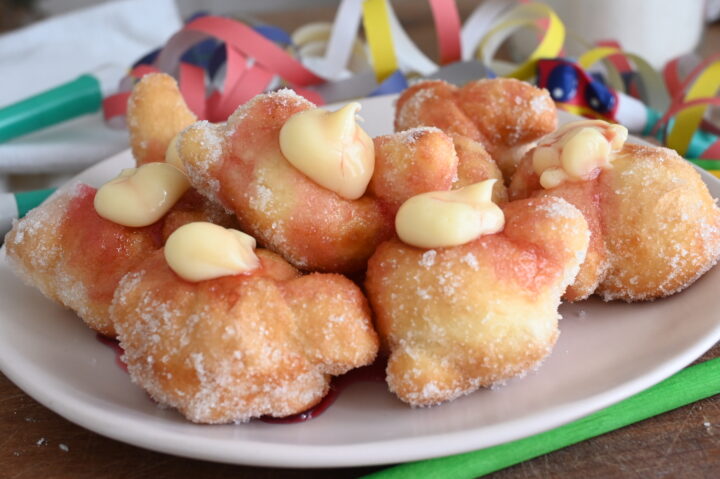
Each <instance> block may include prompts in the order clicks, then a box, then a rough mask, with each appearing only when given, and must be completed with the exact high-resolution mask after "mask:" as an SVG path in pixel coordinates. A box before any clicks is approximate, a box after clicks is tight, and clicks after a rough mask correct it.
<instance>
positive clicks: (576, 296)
mask: <svg viewBox="0 0 720 479" xmlns="http://www.w3.org/2000/svg"><path fill="white" fill-rule="evenodd" d="M531 163H532V155H528V157H526V158H525V159H524V160H523V161H522V163H521V164H520V166H519V167H518V171H517V173H516V174H515V176H514V177H513V181H512V183H511V185H510V195H511V197H513V198H523V197H527V196H557V197H560V198H563V199H565V200H567V201H568V202H570V203H572V204H573V205H575V206H576V207H577V208H578V209H579V210H580V211H582V212H583V214H584V215H585V218H586V219H587V221H588V224H589V225H590V230H591V232H592V238H591V242H590V250H589V251H588V256H587V258H586V260H585V263H584V264H583V265H582V268H581V270H580V274H579V275H578V278H577V279H576V281H575V283H574V284H573V285H571V287H570V288H568V291H567V293H566V295H565V299H567V300H570V301H579V300H582V299H585V298H587V297H588V296H589V295H591V294H593V293H595V294H598V295H600V296H601V297H602V298H603V299H605V300H606V301H610V300H616V299H620V300H625V301H643V300H651V299H655V298H661V297H664V296H668V295H671V294H674V293H676V292H678V291H681V290H683V289H684V288H686V287H688V286H689V285H690V284H692V283H693V282H694V281H695V280H697V279H698V278H699V277H700V276H701V275H702V274H704V273H705V272H706V271H707V270H708V269H710V268H711V267H712V266H713V265H714V264H715V263H716V262H717V260H718V258H719V257H720V209H718V207H717V205H716V204H715V201H714V200H713V198H712V197H711V196H710V193H709V191H708V189H707V186H705V184H704V183H703V181H702V179H701V178H700V175H699V174H698V173H697V171H695V169H694V168H693V167H692V166H691V165H690V164H689V163H687V162H686V161H684V160H683V159H682V158H680V157H679V156H678V155H677V153H675V152H674V151H672V150H669V149H666V148H658V147H650V146H640V145H634V144H629V143H628V144H625V146H624V147H623V149H622V150H621V151H620V152H619V154H618V155H617V156H616V157H615V158H614V159H613V160H612V168H610V169H608V170H603V171H602V172H601V173H600V174H599V175H598V176H597V177H596V178H595V179H593V180H590V181H583V182H570V183H566V184H562V185H560V186H557V187H555V188H551V189H547V190H545V189H543V188H542V187H541V186H540V185H539V183H538V178H537V175H536V174H535V172H534V171H533V169H532V164H531Z"/></svg>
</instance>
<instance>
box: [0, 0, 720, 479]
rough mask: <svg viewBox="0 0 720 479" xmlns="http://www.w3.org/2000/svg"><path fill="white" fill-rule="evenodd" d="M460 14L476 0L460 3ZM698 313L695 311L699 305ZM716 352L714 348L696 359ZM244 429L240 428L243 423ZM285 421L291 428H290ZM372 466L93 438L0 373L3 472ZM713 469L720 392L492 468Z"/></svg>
mask: <svg viewBox="0 0 720 479" xmlns="http://www.w3.org/2000/svg"><path fill="white" fill-rule="evenodd" d="M459 3H460V7H461V15H462V16H463V18H464V17H466V16H467V14H468V13H469V12H470V10H471V9H472V7H473V6H474V5H475V2H469V1H461V2H459ZM398 5H399V8H400V10H399V14H400V17H401V18H402V19H403V24H404V26H405V27H406V29H407V30H408V32H409V34H410V35H411V37H412V38H413V39H414V40H415V41H416V42H417V43H418V45H420V46H421V48H422V49H423V50H424V51H425V52H427V53H428V54H429V55H430V56H431V57H432V58H434V57H435V56H436V51H437V50H436V46H435V43H434V41H435V40H434V30H433V26H432V22H431V20H430V18H431V17H430V15H429V9H428V7H427V4H426V2H400V3H399V4H398ZM333 15H334V11H333V10H332V9H327V8H317V9H308V10H304V11H302V12H293V14H292V15H291V14H288V13H282V14H267V15H264V16H262V17H261V19H262V20H265V21H267V22H268V23H272V24H276V25H279V26H282V27H284V28H286V29H288V30H292V28H294V27H296V26H298V25H302V24H304V23H307V22H309V21H317V20H327V21H330V20H332V17H333ZM719 49H720V24H715V25H713V26H712V27H711V28H710V29H708V31H707V32H706V35H705V38H704V40H703V44H702V45H701V46H700V48H699V51H700V52H701V53H702V54H703V56H709V55H710V54H711V53H717V52H718V50H719ZM698 313H700V314H701V313H702V312H698ZM718 356H720V345H716V346H715V347H714V348H713V349H711V350H710V351H709V352H708V353H706V354H705V355H704V356H703V357H702V358H700V360H706V359H710V358H714V357H718ZM240 427H241V426H240ZM290 427H291V426H290ZM377 469H379V468H378V467H366V468H346V469H274V468H258V467H244V466H231V465H225V464H216V463H210V462H204V461H197V460H191V459H185V458H179V457H175V456H170V455H166V454H161V453H156V452H152V451H148V450H143V449H139V448H136V447H134V446H130V445H127V444H123V443H120V442H117V441H114V440H111V439H107V438H105V437H102V436H99V435H97V434H95V433H92V432H90V431H88V430H86V429H83V428H81V427H79V426H76V425H74V424H72V423H70V422H68V421H66V420H65V419H63V418H62V417H60V416H58V415H57V414H55V413H53V412H52V411H50V410H48V409H46V408H45V407H43V406H42V405H40V404H39V403H37V402H36V401H34V400H33V399H31V398H30V397H28V396H27V395H26V394H25V393H23V392H22V391H21V390H20V389H18V388H17V387H16V386H15V385H13V384H12V383H11V382H10V381H9V380H8V379H7V378H5V377H4V376H2V375H0V479H5V478H16V479H35V478H44V479H53V478H63V479H65V478H73V479H84V478H88V479H89V478H110V479H114V478H118V479H121V478H122V479H125V478H138V479H143V478H153V479H164V478H168V479H169V478H185V477H188V478H189V477H201V478H209V479H213V478H227V477H233V478H239V479H243V478H267V479H270V478H290V479H300V478H319V479H323V478H338V479H343V478H355V477H359V476H361V475H363V474H367V473H370V472H372V471H375V470H377ZM719 470H720V396H715V397H714V398H710V399H707V400H704V401H700V402H698V403H695V404H693V405H691V406H687V407H684V408H681V409H678V410H675V411H672V412H670V413H667V414H664V415H661V416H658V417H655V418H652V419H649V420H647V421H644V422H642V423H639V424H635V425H632V426H629V427H626V428H623V429H621V430H618V431H615V432H612V433H609V434H606V435H604V436H600V437H598V438H595V439H592V440H589V441H585V442H583V443H580V444H577V445H575V446H571V447H568V448H566V449H563V450H561V451H557V452H554V453H552V454H548V455H545V456H541V457H539V458H536V459H534V460H531V461H527V462H525V463H522V464H520V465H517V466H514V467H511V468H509V469H506V470H504V471H500V472H497V473H495V474H493V475H491V476H489V477H492V478H494V479H516V478H549V477H553V478H554V477H562V478H566V479H573V478H609V477H612V478H647V477H682V478H714V477H718V471H719Z"/></svg>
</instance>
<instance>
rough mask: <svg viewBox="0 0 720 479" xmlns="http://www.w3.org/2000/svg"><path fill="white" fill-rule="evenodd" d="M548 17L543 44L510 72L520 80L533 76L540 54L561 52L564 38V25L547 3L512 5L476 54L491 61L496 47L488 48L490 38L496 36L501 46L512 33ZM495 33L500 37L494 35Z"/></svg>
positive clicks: (543, 56)
mask: <svg viewBox="0 0 720 479" xmlns="http://www.w3.org/2000/svg"><path fill="white" fill-rule="evenodd" d="M545 18H547V20H548V28H547V31H546V32H545V35H544V36H543V38H542V40H541V41H540V44H539V45H538V46H537V48H535V50H534V51H533V52H532V53H531V54H530V56H529V57H528V59H527V60H526V61H525V62H524V63H522V64H521V65H520V66H518V67H517V68H516V69H515V70H513V71H512V72H511V73H509V74H508V75H507V76H509V77H512V78H518V79H520V80H528V79H530V78H532V77H533V76H534V75H535V66H536V64H537V61H538V60H540V59H541V58H553V57H556V56H558V55H559V54H560V51H561V50H562V47H563V43H564V42H565V25H563V23H562V21H561V20H560V18H558V16H557V15H555V12H554V11H553V10H552V9H551V8H550V7H548V6H547V5H543V4H541V3H526V4H522V5H518V6H517V7H515V8H513V9H512V10H511V11H510V12H508V13H507V14H506V15H504V16H503V20H502V21H501V22H500V23H499V24H497V25H496V26H494V27H493V28H492V29H491V30H490V31H489V32H487V33H486V34H485V36H484V37H483V39H482V41H481V42H480V46H479V48H478V53H477V57H478V58H479V59H481V60H483V61H484V62H485V63H486V64H489V63H490V59H491V58H492V57H493V56H494V54H495V51H496V48H492V51H486V49H487V46H488V43H490V42H491V39H492V40H496V42H495V43H496V46H497V47H499V46H500V44H502V40H503V39H505V38H507V37H508V36H510V34H512V32H514V31H515V30H518V29H519V28H521V27H525V26H530V27H534V26H535V22H537V20H540V19H545ZM496 36H497V37H498V38H495V37H496ZM498 40H499V41H498Z"/></svg>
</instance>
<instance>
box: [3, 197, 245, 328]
mask: <svg viewBox="0 0 720 479" xmlns="http://www.w3.org/2000/svg"><path fill="white" fill-rule="evenodd" d="M95 192H96V190H95V188H92V187H90V186H87V185H82V184H78V185H75V186H73V187H70V188H67V189H65V190H63V191H61V192H59V193H58V194H56V195H55V196H53V197H52V198H51V199H50V200H49V201H47V202H46V203H44V204H43V205H41V206H40V207H38V208H35V209H34V210H32V211H31V212H30V213H29V214H28V215H27V216H26V217H25V218H23V219H22V220H20V221H18V222H16V223H15V225H14V227H13V229H12V230H11V231H10V233H8V236H7V239H6V241H5V243H6V245H7V246H6V247H7V257H8V261H9V262H10V264H11V265H13V267H14V269H15V271H16V272H17V273H18V275H19V276H20V277H21V278H23V280H24V281H25V282H26V283H28V284H30V285H31V286H35V287H37V288H38V289H39V290H40V291H42V293H43V294H44V295H45V296H47V297H48V298H50V299H52V300H54V301H57V302H58V303H60V304H62V305H63V306H65V307H67V308H70V309H72V310H74V311H75V312H77V314H78V316H80V318H82V319H83V320H84V321H85V322H86V323H87V324H88V326H90V327H91V328H92V329H94V330H96V331H98V332H100V333H102V334H104V335H106V336H114V335H115V329H114V327H113V324H112V321H111V320H110V316H109V313H108V308H109V307H110V303H111V301H112V298H113V294H114V292H115V288H116V287H117V284H118V282H119V281H120V278H122V276H123V275H124V274H125V273H126V272H127V271H128V270H130V269H131V268H133V267H134V266H135V265H137V264H139V263H141V262H142V261H143V260H144V259H145V258H146V257H147V256H148V255H149V254H150V253H152V252H153V251H155V250H157V249H158V248H160V247H161V246H162V245H163V243H164V240H165V238H167V237H168V236H169V235H170V234H171V233H172V232H173V231H174V230H175V229H177V228H179V227H180V226H182V225H183V224H186V223H189V222H192V221H213V222H215V223H217V224H221V225H224V226H229V224H230V223H231V222H230V218H229V217H227V216H226V215H223V214H222V213H221V212H219V211H218V208H217V207H216V206H215V205H212V204H208V202H207V201H205V199H204V198H202V197H201V196H199V195H198V194H197V193H196V192H194V191H188V192H187V193H185V195H184V196H183V197H182V198H181V199H180V200H179V201H178V202H177V203H176V204H175V205H174V206H173V208H172V209H171V210H170V211H169V212H168V213H167V214H166V215H165V216H164V217H163V218H162V219H161V220H160V221H158V222H156V223H154V224H152V225H150V226H146V227H142V228H130V227H127V226H122V225H119V224H116V223H113V222H112V221H109V220H106V219H105V218H102V217H101V216H99V215H98V214H97V213H96V212H95V207H94V205H93V200H94V198H95Z"/></svg>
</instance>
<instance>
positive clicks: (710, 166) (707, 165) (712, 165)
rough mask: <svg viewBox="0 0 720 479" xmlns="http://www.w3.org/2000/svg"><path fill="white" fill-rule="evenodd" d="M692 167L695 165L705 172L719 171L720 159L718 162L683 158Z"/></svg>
mask: <svg viewBox="0 0 720 479" xmlns="http://www.w3.org/2000/svg"><path fill="white" fill-rule="evenodd" d="M685 159H686V160H688V161H689V162H690V163H692V164H693V165H697V166H699V167H700V168H703V169H705V170H720V159H719V160H703V159H700V158H685Z"/></svg>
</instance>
